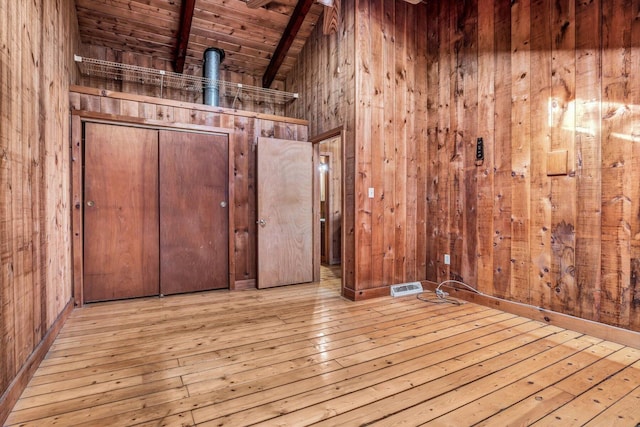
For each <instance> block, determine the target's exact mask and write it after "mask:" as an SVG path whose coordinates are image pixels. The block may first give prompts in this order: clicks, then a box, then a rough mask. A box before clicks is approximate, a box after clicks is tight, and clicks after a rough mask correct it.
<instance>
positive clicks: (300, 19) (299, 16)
mask: <svg viewBox="0 0 640 427" xmlns="http://www.w3.org/2000/svg"><path fill="white" fill-rule="evenodd" d="M314 2H315V0H298V3H297V4H296V8H295V9H294V10H293V14H292V15H291V18H290V19H289V23H288V24H287V28H286V29H285V30H284V33H283V34H282V38H281V39H280V42H279V43H278V46H277V47H276V50H275V51H274V52H273V56H272V57H271V62H269V66H268V67H267V70H266V71H265V72H264V76H262V87H265V88H268V87H270V86H271V83H273V79H274V78H275V77H276V74H278V70H279V69H280V65H282V62H283V61H284V58H285V57H286V56H287V53H288V52H289V48H290V47H291V44H292V43H293V41H294V40H295V38H296V35H297V34H298V31H299V30H300V27H302V24H303V23H304V18H305V17H306V16H307V13H309V10H310V9H311V6H313V3H314Z"/></svg>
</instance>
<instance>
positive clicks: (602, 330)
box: [421, 281, 640, 349]
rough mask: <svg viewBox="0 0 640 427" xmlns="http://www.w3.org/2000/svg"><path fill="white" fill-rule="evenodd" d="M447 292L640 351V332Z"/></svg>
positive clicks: (432, 286)
mask: <svg viewBox="0 0 640 427" xmlns="http://www.w3.org/2000/svg"><path fill="white" fill-rule="evenodd" d="M421 283H422V286H423V288H424V289H425V290H430V291H435V289H436V288H437V287H438V284H437V283H434V282H426V281H423V282H421ZM441 289H444V290H445V291H446V292H448V293H449V295H450V296H452V297H454V298H458V299H461V300H465V301H469V302H473V303H476V304H480V305H484V306H487V307H491V308H495V309H498V310H502V311H504V312H507V313H511V314H516V315H518V316H522V317H527V318H529V319H533V320H538V321H540V322H543V323H546V324H549V325H553V326H557V327H559V328H563V329H570V330H572V331H576V332H580V333H583V334H586V335H591V336H593V337H596V338H600V339H603V340H607V341H613V342H616V343H618V344H622V345H626V346H629V347H633V348H637V349H640V332H634V331H631V330H628V329H623V328H619V327H617V326H611V325H607V324H604V323H599V322H595V321H593V320H587V319H582V318H580V317H575V316H571V315H569V314H563V313H559V312H557V311H551V310H547V309H544V308H541V307H535V306H532V305H529V304H523V303H520V302H516V301H507V300H503V299H499V298H495V297H491V296H488V295H480V294H476V293H474V292H471V291H466V290H463V289H458V288H454V287H451V286H446V285H443V286H442V288H441Z"/></svg>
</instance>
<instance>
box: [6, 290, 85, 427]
mask: <svg viewBox="0 0 640 427" xmlns="http://www.w3.org/2000/svg"><path fill="white" fill-rule="evenodd" d="M73 307H74V305H73V298H72V299H71V300H69V302H67V305H66V306H65V307H64V309H63V310H62V312H61V313H60V315H59V316H58V318H57V319H56V320H55V322H54V323H53V325H51V327H50V328H49V330H48V331H47V333H46V334H45V336H44V337H43V338H42V340H41V341H40V343H39V344H38V346H37V347H36V348H35V349H34V350H33V352H32V353H31V355H30V356H29V358H28V359H27V360H26V362H25V363H24V364H23V365H22V368H20V371H19V372H18V374H17V375H16V377H15V378H14V379H13V381H11V384H9V387H8V388H7V390H6V391H5V392H4V394H3V395H2V396H0V425H4V422H5V421H6V420H7V418H8V417H9V414H10V413H11V411H12V410H13V407H14V406H15V404H16V403H17V402H18V399H20V396H21V395H22V392H23V391H24V390H25V388H26V387H27V384H29V381H30V380H31V378H32V377H33V374H35V372H36V370H37V369H38V367H39V366H40V363H41V362H42V361H43V360H44V357H45V356H46V355H47V352H48V351H49V349H50V348H51V345H52V344H53V342H54V341H55V339H56V337H57V336H58V333H59V332H60V330H61V329H62V326H64V324H65V322H66V321H67V319H68V318H69V315H71V312H72V311H73Z"/></svg>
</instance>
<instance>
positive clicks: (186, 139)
mask: <svg viewBox="0 0 640 427" xmlns="http://www.w3.org/2000/svg"><path fill="white" fill-rule="evenodd" d="M228 156H229V155H228V139H227V136H226V135H225V136H218V135H206V134H198V133H188V132H172V131H160V162H159V164H160V292H161V293H162V294H164V295H167V294H175V293H181V292H192V291H202V290H208V289H220V288H227V287H228V286H229V208H228V203H229V200H228V192H229V191H228V182H229V177H228V175H229V172H228V171H229V163H228V161H229V160H228V159H229V157H228Z"/></svg>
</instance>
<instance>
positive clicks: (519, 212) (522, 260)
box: [510, 0, 532, 303]
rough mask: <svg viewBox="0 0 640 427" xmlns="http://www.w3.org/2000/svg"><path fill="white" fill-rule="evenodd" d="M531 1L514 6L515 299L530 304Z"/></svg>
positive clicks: (513, 213)
mask: <svg viewBox="0 0 640 427" xmlns="http://www.w3.org/2000/svg"><path fill="white" fill-rule="evenodd" d="M530 12H531V4H530V1H529V0H519V1H516V2H514V3H512V6H511V20H512V21H511V22H512V27H511V55H512V60H511V65H512V68H511V76H512V90H513V92H512V99H513V103H512V106H511V108H512V110H511V129H512V134H511V146H512V149H511V169H512V177H513V183H512V191H513V193H512V195H511V199H512V207H511V218H512V224H511V259H512V266H511V283H510V294H511V297H513V298H515V299H517V300H519V301H523V302H526V303H529V298H530V296H529V291H530V287H529V265H530V248H529V244H530V240H529V219H530V213H531V212H530V188H531V187H530V180H531V177H530V165H531V151H530V150H531V146H530V144H531V142H530V141H531V119H530V115H529V112H530V108H531V107H530V105H531V104H530V102H529V101H530V99H529V95H530V92H531V73H532V68H531V60H530V45H529V40H530V17H531V15H530Z"/></svg>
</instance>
